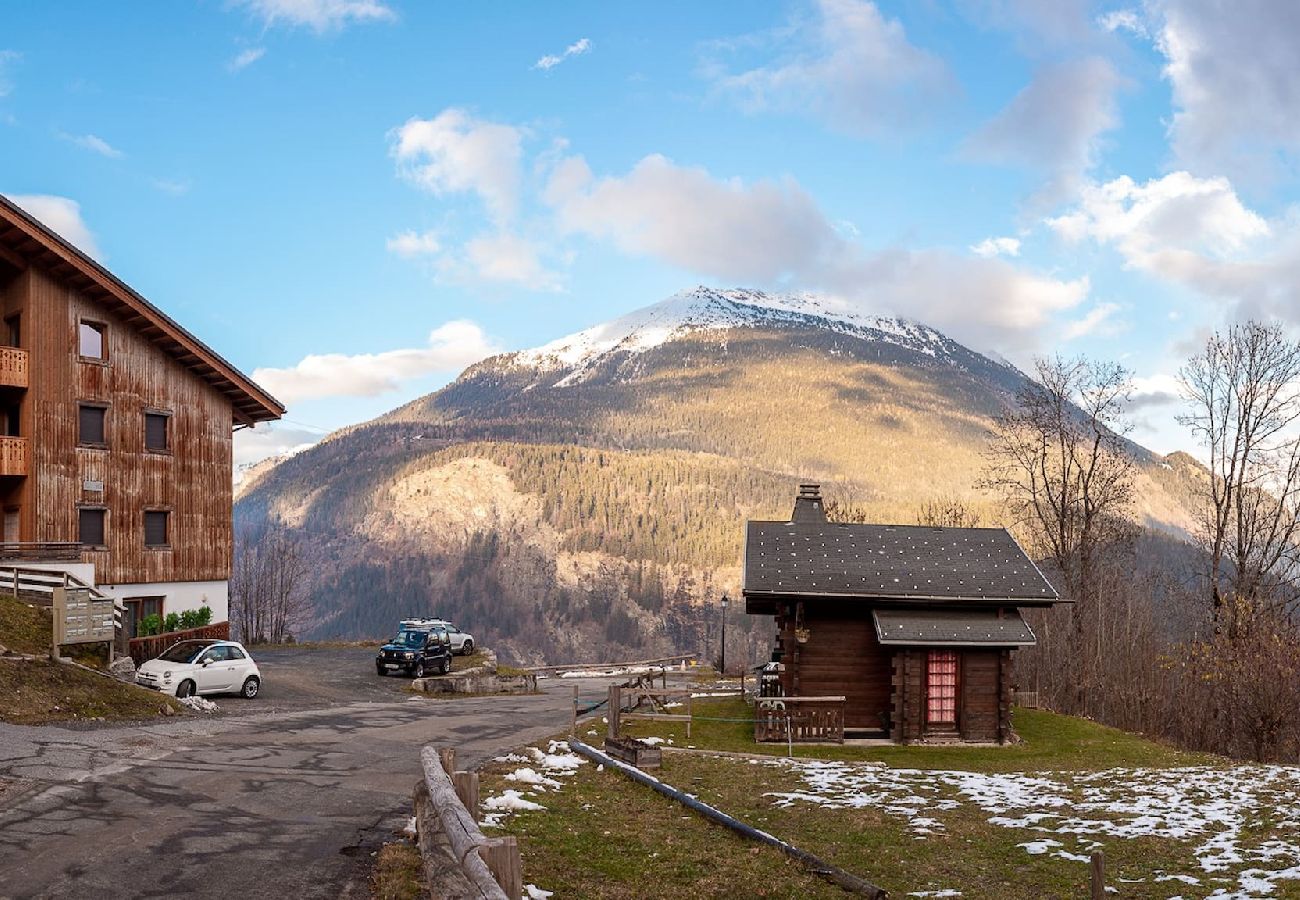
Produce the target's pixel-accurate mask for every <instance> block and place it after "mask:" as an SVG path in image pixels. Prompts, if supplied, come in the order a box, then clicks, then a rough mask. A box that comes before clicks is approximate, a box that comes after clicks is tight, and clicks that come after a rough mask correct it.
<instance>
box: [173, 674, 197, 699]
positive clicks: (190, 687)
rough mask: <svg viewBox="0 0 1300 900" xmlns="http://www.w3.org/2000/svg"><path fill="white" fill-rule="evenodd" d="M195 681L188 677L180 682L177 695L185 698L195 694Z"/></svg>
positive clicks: (177, 686)
mask: <svg viewBox="0 0 1300 900" xmlns="http://www.w3.org/2000/svg"><path fill="white" fill-rule="evenodd" d="M193 694H194V682H192V681H190V680H189V679H188V678H186V679H185V680H184V681H182V682H181V683H180V684H178V685H176V696H177V697H179V698H181V699H182V700H184V699H185V698H186V697H190V696H193Z"/></svg>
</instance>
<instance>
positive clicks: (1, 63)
mask: <svg viewBox="0 0 1300 900" xmlns="http://www.w3.org/2000/svg"><path fill="white" fill-rule="evenodd" d="M22 58H23V55H22V54H21V53H19V52H18V51H17V50H0V97H8V96H9V95H10V94H12V93H13V91H14V82H13V78H12V77H10V75H9V70H10V69H11V68H12V67H13V65H14V63H16V62H18V61H19V60H21V59H22Z"/></svg>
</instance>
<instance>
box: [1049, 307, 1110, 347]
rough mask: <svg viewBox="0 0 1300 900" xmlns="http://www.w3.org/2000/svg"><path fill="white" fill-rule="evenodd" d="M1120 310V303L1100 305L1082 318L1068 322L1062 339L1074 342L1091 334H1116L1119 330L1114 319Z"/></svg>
mask: <svg viewBox="0 0 1300 900" xmlns="http://www.w3.org/2000/svg"><path fill="white" fill-rule="evenodd" d="M1119 310H1120V306H1119V304H1118V303H1098V304H1097V305H1096V306H1094V307H1093V308H1092V309H1090V310H1088V312H1086V313H1085V314H1084V315H1083V316H1082V317H1080V318H1078V319H1074V320H1072V321H1070V322H1067V323H1066V325H1065V331H1064V333H1063V334H1062V339H1063V340H1067V341H1072V340H1074V339H1075V338H1081V337H1084V336H1085V335H1089V334H1115V333H1116V332H1117V331H1118V330H1119V328H1118V326H1117V325H1116V323H1115V321H1114V318H1115V313H1117V312H1119Z"/></svg>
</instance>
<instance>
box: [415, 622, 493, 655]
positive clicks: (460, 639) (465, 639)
mask: <svg viewBox="0 0 1300 900" xmlns="http://www.w3.org/2000/svg"><path fill="white" fill-rule="evenodd" d="M439 626H441V627H442V628H445V629H447V637H449V638H451V652H452V653H455V654H458V655H460V656H469V655H470V654H471V653H473V652H474V636H473V635H472V634H469V633H467V632H464V631H461V630H460V629H459V628H457V627H456V626H455V625H453V624H451V623H450V622H448V621H447V620H446V619H403V620H402V621H401V623H400V625H399V628H400V629H401V630H402V631H428V630H429V629H430V628H436V627H439Z"/></svg>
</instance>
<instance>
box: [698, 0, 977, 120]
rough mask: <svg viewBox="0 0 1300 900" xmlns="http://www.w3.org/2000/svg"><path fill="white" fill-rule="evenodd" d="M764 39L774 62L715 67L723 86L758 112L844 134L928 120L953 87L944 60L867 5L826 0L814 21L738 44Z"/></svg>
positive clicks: (821, 0) (712, 71) (713, 72)
mask: <svg viewBox="0 0 1300 900" xmlns="http://www.w3.org/2000/svg"><path fill="white" fill-rule="evenodd" d="M764 41H766V42H769V43H775V44H776V52H777V56H778V58H777V59H776V60H774V61H772V62H770V63H768V64H765V65H761V66H758V67H755V68H752V69H748V70H746V71H742V72H737V73H731V72H728V71H727V70H726V68H725V67H723V66H722V65H721V64H718V63H713V64H710V65H709V67H708V74H710V75H712V76H713V79H714V83H715V85H716V86H717V88H718V89H719V90H720V91H721V92H723V93H724V94H727V95H730V96H733V97H735V98H736V99H737V100H738V102H739V103H740V104H741V106H742V107H743V108H745V109H748V110H750V111H755V112H757V111H764V110H777V111H780V112H794V113H811V114H813V115H815V116H817V117H819V118H821V119H822V120H823V121H825V122H826V123H827V124H828V125H829V126H830V127H831V128H834V129H836V130H838V131H844V132H848V133H851V134H864V135H875V134H881V133H888V132H889V131H890V130H893V129H896V128H898V127H900V126H906V125H909V124H912V123H913V122H915V121H916V120H917V119H920V118H925V117H927V116H928V114H929V113H930V112H931V111H932V110H933V108H934V106H935V104H936V102H937V101H938V100H939V99H941V98H942V97H943V96H944V95H945V94H946V93H947V92H948V90H949V89H950V87H951V76H950V74H949V72H948V69H947V67H946V66H945V65H944V63H943V61H942V60H941V59H939V58H938V57H937V56H934V55H933V54H931V53H929V52H927V51H925V50H922V49H920V48H918V47H916V46H914V45H913V44H912V43H911V42H910V41H908V39H907V34H906V33H905V31H904V29H903V25H902V23H901V22H899V20H898V19H889V18H886V17H885V16H884V15H882V14H881V12H880V10H879V9H878V8H877V7H876V5H875V4H874V3H870V2H865V0H818V2H817V3H816V8H815V14H814V15H813V17H812V18H811V19H810V20H808V19H805V20H799V21H796V22H794V23H793V24H791V26H790V27H788V28H785V29H782V30H780V31H777V32H774V33H773V34H772V35H769V36H766V37H764V36H753V35H751V36H749V37H747V38H744V39H741V40H740V41H737V42H732V43H731V45H730V46H731V47H732V48H734V47H736V46H738V45H744V46H751V45H753V44H755V43H762V42H764Z"/></svg>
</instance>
